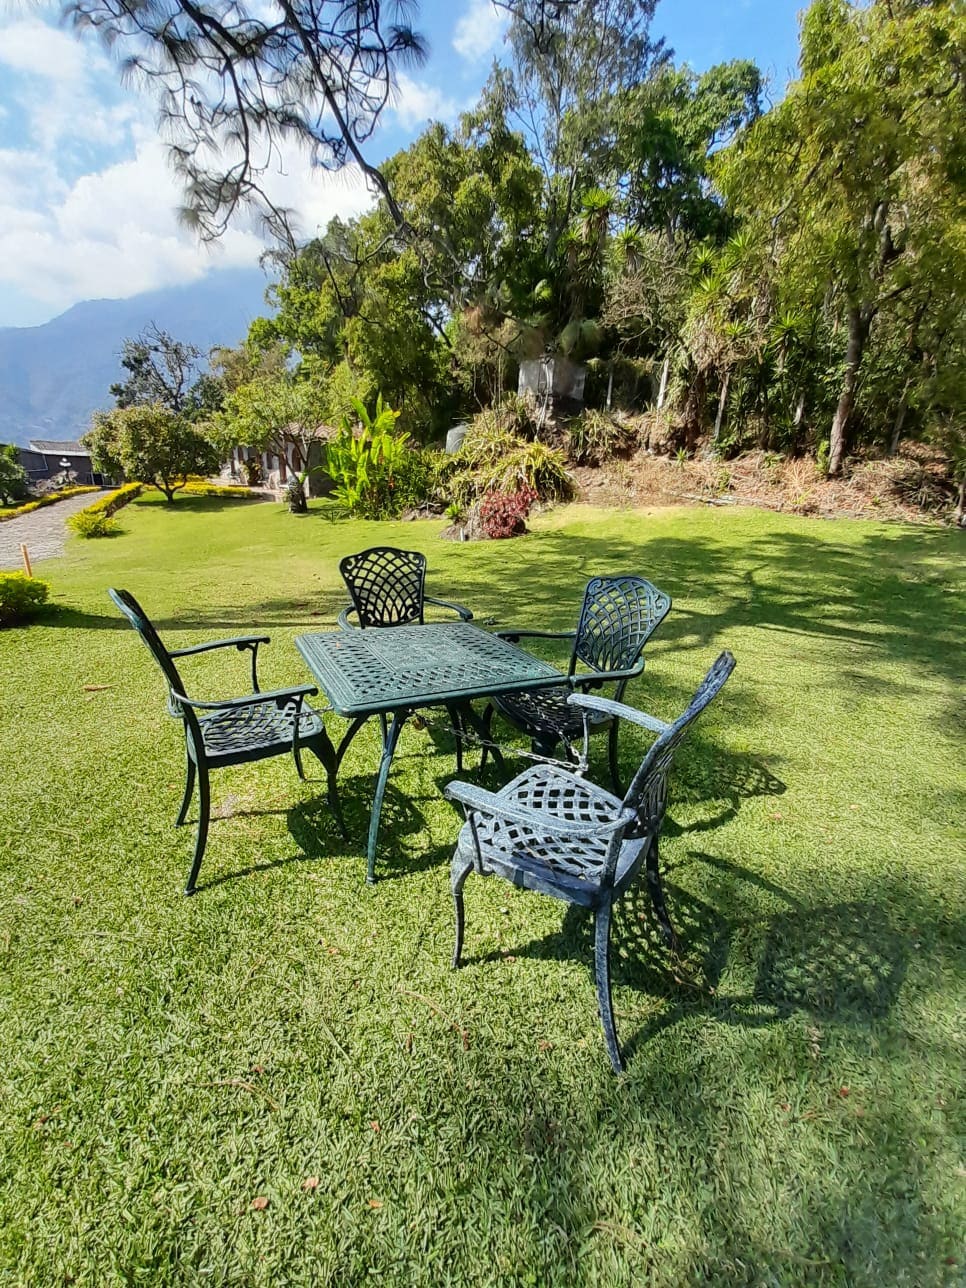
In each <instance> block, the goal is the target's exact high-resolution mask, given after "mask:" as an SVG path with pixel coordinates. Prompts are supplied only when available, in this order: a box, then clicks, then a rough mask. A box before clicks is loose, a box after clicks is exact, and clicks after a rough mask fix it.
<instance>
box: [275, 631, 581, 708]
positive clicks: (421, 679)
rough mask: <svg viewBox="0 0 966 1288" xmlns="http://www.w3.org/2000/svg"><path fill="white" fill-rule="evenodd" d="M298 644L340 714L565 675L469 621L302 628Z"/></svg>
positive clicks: (514, 687) (531, 684) (421, 703)
mask: <svg viewBox="0 0 966 1288" xmlns="http://www.w3.org/2000/svg"><path fill="white" fill-rule="evenodd" d="M295 645H296V648H297V649H298V650H299V652H300V653H301V654H302V656H303V657H304V658H305V661H306V663H307V664H308V667H309V670H310V671H311V672H312V674H313V676H314V677H315V679H316V680H317V681H318V683H319V685H320V686H321V687H322V688H323V689H324V690H325V692H326V694H327V696H328V698H329V701H330V702H331V703H332V706H333V708H334V709H335V710H336V711H337V712H338V713H339V715H342V716H359V715H364V714H367V713H368V714H375V713H376V712H379V711H394V710H399V709H400V708H406V707H409V708H413V709H415V708H417V707H431V706H436V705H438V704H442V703H445V702H452V701H457V702H459V701H468V700H469V699H470V698H481V697H486V696H488V695H490V694H493V693H509V692H516V691H519V690H521V689H530V688H538V687H541V686H543V685H547V684H559V683H560V681H561V680H562V679H563V678H564V677H563V676H562V675H561V673H560V672H559V671H558V670H557V669H556V668H555V667H553V666H550V665H549V663H547V662H542V661H541V660H540V659H539V658H536V657H533V656H532V655H531V654H530V653H526V652H524V650H523V649H521V648H517V646H516V645H515V644H509V643H507V641H506V640H501V639H498V638H497V636H495V635H490V634H488V633H487V632H486V631H483V630H480V629H479V627H477V626H471V625H469V624H468V623H466V622H454V623H450V622H445V623H443V622H431V623H427V624H425V625H421V626H392V627H386V628H383V629H376V628H373V629H369V630H351V631H326V632H325V633H324V634H318V635H299V636H297V637H296V639H295Z"/></svg>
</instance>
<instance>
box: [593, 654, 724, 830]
mask: <svg viewBox="0 0 966 1288" xmlns="http://www.w3.org/2000/svg"><path fill="white" fill-rule="evenodd" d="M734 669H735V659H734V657H733V655H732V654H731V653H728V652H724V653H721V654H719V656H718V658H717V659H716V661H715V662H714V663H713V664H712V666H711V668H710V670H709V671H708V673H707V675H706V676H705V677H704V679H703V680H702V681H701V684H700V685H699V686H698V688H697V690H696V691H695V694H694V697H693V698H692V699H691V701H690V702H689V703H688V705H687V707H686V708H685V710H684V711H682V713H681V714H680V715H679V716H678V718H677V720H675V721H674V723H673V724H670V725H668V726H667V727H666V728H665V729H664V731H663V733H662V734H661V735H660V737H659V738H658V739H657V741H656V742H655V743H653V744H652V746H651V747H650V749H649V750H648V753H647V755H646V756H645V757H644V760H643V762H642V763H641V766H640V768H639V769H638V771H637V773H636V774H635V775H634V777H633V778H632V779H631V784H630V786H629V787H628V789H627V791H626V793H625V795H624V808H625V809H628V810H633V811H634V815H635V821H634V823H632V825H631V826H630V827H629V828H628V830H627V832H626V833H625V836H626V837H627V838H640V837H656V836H658V835H659V834H660V831H661V827H662V826H663V823H664V812H665V810H666V808H667V783H668V775H669V774H670V772H671V767H672V765H673V763H674V755H675V752H676V751H677V749H678V747H679V746H680V745H681V743H682V742H683V741H684V737H685V735H686V734H687V732H688V729H689V728H690V727H691V725H692V724H693V722H694V721H695V720H696V719H697V718H698V716H699V715H700V714H701V712H702V711H703V710H704V709H705V707H706V706H708V704H709V703H710V702H713V701H714V699H715V698H716V697H717V696H718V694H719V693H720V692H721V689H722V687H723V686H724V684H725V681H726V680H727V679H728V676H729V675H730V674H731V672H732V671H733V670H734ZM573 701H574V703H575V705H579V704H580V703H581V702H582V701H586V699H582V698H580V697H575V698H574V699H573Z"/></svg>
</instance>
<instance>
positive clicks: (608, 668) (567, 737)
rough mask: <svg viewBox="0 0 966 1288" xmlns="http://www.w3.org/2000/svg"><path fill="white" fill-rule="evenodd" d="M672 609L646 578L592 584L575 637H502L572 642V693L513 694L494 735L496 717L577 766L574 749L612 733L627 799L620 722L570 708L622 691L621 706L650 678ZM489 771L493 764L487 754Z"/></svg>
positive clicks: (487, 718) (502, 706)
mask: <svg viewBox="0 0 966 1288" xmlns="http://www.w3.org/2000/svg"><path fill="white" fill-rule="evenodd" d="M670 609H671V600H670V598H669V597H668V596H667V595H665V594H664V592H663V591H661V590H658V588H657V587H656V586H654V585H652V584H651V582H649V581H647V580H646V579H645V578H643V577H629V576H624V577H592V578H591V579H590V581H589V582H588V583H587V586H586V589H585V590H584V599H583V604H582V605H581V609H580V617H579V619H578V622H577V628H576V630H573V631H538V630H502V631H499V632H498V634H499V635H500V636H502V638H503V639H507V640H511V641H512V642H513V643H517V642H519V641H520V640H523V639H567V640H571V641H572V645H571V652H570V663H569V666H568V670H567V683H566V685H559V686H556V687H554V688H550V689H539V690H536V691H534V692H532V693H512V694H511V693H508V694H502V695H500V696H498V697H495V698H494V699H493V701H492V703H491V704H490V706H489V707H487V710H486V712H485V714H484V723H485V726H486V728H487V730H489V729H490V726H491V723H492V718H493V713H494V711H499V712H500V713H501V715H503V716H504V717H505V718H506V719H507V720H509V721H510V723H511V724H513V725H515V726H516V727H517V728H518V729H521V730H523V732H524V733H526V734H528V735H529V737H530V739H531V742H532V744H533V749H534V751H535V752H537V753H538V754H540V755H545V756H552V755H553V753H554V750H555V749H556V747H557V746H558V745H559V744H561V743H562V744H563V746H564V748H565V750H566V751H567V753H568V755H570V756H572V757H575V758H576V752H575V748H574V744H575V742H576V740H577V739H578V738H579V737H580V735H581V734H583V735H584V749H583V750H584V755H586V751H587V745H586V739H587V737H588V736H589V735H590V734H591V733H593V732H596V731H598V730H600V729H604V728H609V730H610V741H609V746H608V753H609V760H610V772H611V785H612V786H613V788H614V790H615V791H617V792H620V790H621V784H620V775H619V772H618V763H617V737H618V721H617V719H616V718H615V717H614V716H613V715H612V714H608V713H605V712H586V713H584V714H585V718H583V719H582V718H581V712H579V711H577V710H575V709H574V708H573V707H571V706H570V705H569V699H570V696H571V694H573V693H575V692H589V691H590V690H593V689H599V688H601V686H602V685H604V684H611V685H614V698H615V700H616V701H618V702H620V700H621V698H622V697H623V696H624V690H625V688H626V687H627V682H628V680H630V679H632V678H633V677H634V676H637V675H640V674H641V672H642V671H643V670H644V645H645V644H646V643H647V641H648V640H649V639H650V637H651V636H652V635H653V633H654V631H655V630H657V628H658V626H659V625H660V624H661V622H662V621H663V620H664V618H665V617H666V616H667V614H668V613H669V612H670ZM482 763H483V764H485V763H486V749H485V748H484V752H483V757H482Z"/></svg>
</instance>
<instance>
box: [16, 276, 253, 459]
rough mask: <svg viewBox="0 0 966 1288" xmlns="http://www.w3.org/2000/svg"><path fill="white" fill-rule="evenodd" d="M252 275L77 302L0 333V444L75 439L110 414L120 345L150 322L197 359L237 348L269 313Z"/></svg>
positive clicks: (212, 278)
mask: <svg viewBox="0 0 966 1288" xmlns="http://www.w3.org/2000/svg"><path fill="white" fill-rule="evenodd" d="M266 285H267V280H266V278H265V276H264V274H263V273H262V272H261V271H260V270H258V269H222V270H220V271H215V272H212V273H209V275H208V276H207V277H204V278H202V279H201V281H198V282H192V283H190V284H189V285H187V286H168V287H164V288H162V289H161V290H157V291H145V292H144V294H142V295H133V296H131V298H130V299H127V300H85V301H84V302H83V303H81V304H75V305H74V306H73V308H69V309H68V310H67V312H66V313H61V314H60V316H59V317H56V318H53V319H52V320H51V321H50V322H45V323H44V324H43V326H31V327H0V443H18V444H20V445H25V444H26V442H27V440H28V439H29V438H57V439H71V438H77V437H78V436H79V435H80V434H83V433H84V432H85V430H86V429H87V428H88V425H89V423H90V417H91V412H93V411H96V410H97V409H98V408H99V407H110V406H112V405H113V399H112V398H111V396H110V393H109V392H108V391H109V389H110V386H111V385H112V384H113V383H114V382H115V381H116V380H119V379H120V378H121V377H122V375H123V374H124V372H123V370H122V368H121V362H120V353H121V348H122V345H123V344H124V341H125V340H126V339H128V338H129V337H133V336H136V335H137V334H138V333H139V332H140V331H143V330H144V328H145V327H146V326H148V325H150V324H151V323H152V322H153V323H154V324H155V325H156V326H158V327H160V328H161V330H163V331H168V332H170V334H171V335H173V336H174V337H175V338H176V339H178V340H184V341H186V342H188V343H190V344H194V345H197V347H198V348H199V349H201V351H202V353H207V352H208V350H209V349H210V348H211V347H212V346H213V345H216V344H226V345H227V344H237V343H238V342H239V341H240V340H243V339H244V337H245V334H246V332H247V330H248V325H249V323H250V322H251V321H252V319H253V318H256V317H258V316H259V315H265V314H267V313H268V312H269V309H268V307H267V305H266V304H265V301H264V294H265V287H266Z"/></svg>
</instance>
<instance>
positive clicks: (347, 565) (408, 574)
mask: <svg viewBox="0 0 966 1288" xmlns="http://www.w3.org/2000/svg"><path fill="white" fill-rule="evenodd" d="M339 572H341V573H342V579H343V581H344V582H345V584H346V588H347V589H348V591H349V595H350V597H351V599H352V603H351V604H350V605H349V606H348V608H344V609H343V610H342V612H341V613H340V614H339V625H340V626H341V627H343V628H344V629H346V630H351V629H352V623H351V622H350V621H349V614H350V613H355V614H356V617H357V618H358V623H359V625H360V626H363V627H365V626H406V625H408V624H410V623H411V622H418V623H422V621H423V608H424V606H425V605H426V604H435V605H436V606H437V607H438V608H451V609H452V610H453V612H454V613H456V614H457V616H458V617H459V618H460V619H461V620H462V621H464V622H470V621H472V620H473V614H472V613H471V612H470V610H469V609H468V608H464V607H463V605H462V604H451V603H449V601H448V600H445V599H434V598H433V597H432V595H427V594H426V556H425V555H421V554H420V553H419V551H418V550H397V549H396V547H395V546H371V547H370V548H369V549H368V550H362V551H360V553H359V554H357V555H346V557H345V558H344V559H343V560H342V561H341V563H340V564H339Z"/></svg>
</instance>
